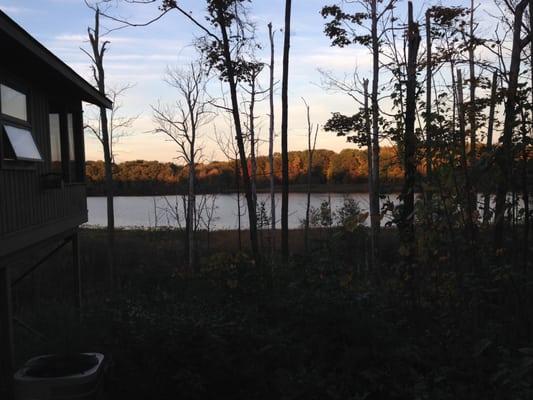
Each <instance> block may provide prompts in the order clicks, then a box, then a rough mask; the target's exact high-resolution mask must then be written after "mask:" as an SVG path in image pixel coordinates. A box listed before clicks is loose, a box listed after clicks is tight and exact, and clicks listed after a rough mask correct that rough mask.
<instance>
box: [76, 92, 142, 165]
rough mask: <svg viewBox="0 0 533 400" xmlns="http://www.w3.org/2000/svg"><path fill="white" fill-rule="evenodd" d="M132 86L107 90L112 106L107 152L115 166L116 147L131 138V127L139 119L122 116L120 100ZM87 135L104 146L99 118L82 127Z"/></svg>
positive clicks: (136, 116) (90, 119)
mask: <svg viewBox="0 0 533 400" xmlns="http://www.w3.org/2000/svg"><path fill="white" fill-rule="evenodd" d="M132 87H133V85H130V84H126V85H122V86H118V87H111V88H109V89H108V95H107V97H108V98H109V99H110V100H111V101H112V102H113V106H112V108H111V110H110V111H109V118H108V122H109V127H108V135H109V151H110V153H111V162H112V164H115V160H116V156H117V154H118V152H117V151H116V148H117V145H118V144H119V143H120V141H121V140H122V139H124V138H125V137H128V136H131V135H132V134H133V132H132V127H133V124H134V123H135V121H137V119H138V118H139V115H135V116H133V117H129V116H125V115H123V104H122V99H123V98H124V97H125V96H126V93H127V92H128V90H130V89H131V88H132ZM84 128H85V129H86V130H87V131H88V132H89V133H91V134H92V135H94V137H96V138H97V139H98V141H99V142H100V144H102V147H103V145H104V137H103V133H102V124H101V120H100V117H97V118H90V117H89V119H88V122H87V123H86V125H85V127H84Z"/></svg>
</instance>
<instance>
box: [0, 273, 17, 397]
mask: <svg viewBox="0 0 533 400" xmlns="http://www.w3.org/2000/svg"><path fill="white" fill-rule="evenodd" d="M13 360H14V344H13V310H12V305H11V279H10V276H9V268H0V382H1V386H0V394H1V393H2V390H4V391H5V392H6V397H5V398H6V400H12V399H13V395H14V394H13V372H14V366H13ZM2 398H4V397H2Z"/></svg>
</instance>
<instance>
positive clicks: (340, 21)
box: [321, 0, 397, 267]
mask: <svg viewBox="0 0 533 400" xmlns="http://www.w3.org/2000/svg"><path fill="white" fill-rule="evenodd" d="M396 3H397V0H389V1H385V2H384V1H382V0H362V1H357V2H353V1H349V0H343V1H340V2H339V3H338V4H334V5H331V6H325V7H323V8H322V11H321V14H322V16H323V17H324V18H326V19H329V21H328V22H327V23H326V25H325V29H324V32H325V34H326V36H328V37H329V38H330V39H331V43H332V45H333V46H338V47H345V46H348V45H350V44H360V45H363V46H366V47H368V48H369V50H370V52H371V54H372V91H371V94H370V103H371V117H372V124H371V127H372V147H371V150H372V167H371V168H369V169H370V170H371V171H372V176H371V182H372V185H371V186H372V187H371V188H370V190H369V192H370V193H371V198H370V202H369V203H370V225H371V235H372V237H373V240H372V243H374V246H373V248H372V249H371V251H372V257H371V260H372V264H373V266H374V267H376V264H379V261H378V260H377V258H378V252H377V249H378V245H379V232H380V225H381V214H380V202H379V199H380V188H379V186H380V179H379V170H380V167H379V166H380V161H379V159H380V132H379V129H380V115H381V112H380V107H379V91H380V81H379V78H380V70H381V68H382V60H381V58H380V55H381V51H382V46H381V43H382V39H383V35H384V33H385V29H380V27H381V26H382V25H385V24H384V22H385V20H386V19H388V18H392V17H391V12H392V10H393V9H394V7H395V5H396ZM353 4H358V5H359V6H360V7H361V9H360V10H356V11H355V12H351V13H350V12H346V11H345V10H344V6H350V5H353ZM367 22H368V23H369V24H370V26H369V27H368V26H365V23H367ZM369 33H370V34H369Z"/></svg>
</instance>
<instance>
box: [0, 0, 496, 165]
mask: <svg viewBox="0 0 533 400" xmlns="http://www.w3.org/2000/svg"><path fill="white" fill-rule="evenodd" d="M332 2H334V1H333V0H332V1H327V0H295V1H293V20H292V34H291V55H290V60H291V64H290V75H289V76H290V84H289V110H290V111H289V133H288V134H289V150H304V149H306V148H307V125H306V124H307V122H306V118H305V106H304V104H303V101H302V98H305V100H306V101H307V103H308V104H309V105H310V107H311V119H312V120H313V122H314V123H318V124H321V125H323V124H324V123H325V122H326V121H327V119H328V118H329V116H330V115H331V113H332V112H344V113H353V112H354V110H356V109H357V107H358V106H357V105H356V104H355V103H354V102H353V100H350V99H349V98H348V97H346V96H343V95H339V94H334V93H328V92H327V91H325V90H324V89H323V88H322V87H321V85H320V82H321V75H320V72H319V69H322V70H327V71H329V72H331V73H333V74H335V75H337V76H342V75H343V74H349V73H351V72H352V71H353V70H354V68H357V69H358V70H359V71H360V72H361V74H362V75H363V76H364V75H366V74H368V73H369V70H370V67H371V65H372V64H371V63H372V60H371V57H370V54H369V53H368V51H367V50H366V49H364V48H362V47H356V46H352V47H348V48H343V49H339V48H332V47H331V46H330V45H329V41H328V39H327V38H326V37H325V35H324V34H323V26H324V20H323V19H322V17H321V16H320V14H319V11H320V9H321V7H322V6H324V5H326V4H330V3H332ZM466 2H468V3H469V1H467V0H447V1H446V5H461V4H462V5H464V4H465V3H466ZM477 2H478V3H480V9H481V11H480V12H481V13H483V14H486V13H487V12H488V11H489V8H490V7H491V6H492V0H478V1H477ZM159 3H160V2H159V1H157V2H156V3H154V4H151V5H138V4H136V5H129V6H126V7H124V6H120V7H119V8H112V9H111V10H109V12H110V13H112V14H114V15H117V16H121V17H124V18H127V19H128V20H129V21H132V22H145V21H147V20H149V19H151V18H152V17H154V16H156V15H157V14H158V10H157V6H158V5H159ZM181 3H182V4H183V7H184V8H186V9H187V10H190V11H191V12H192V13H193V15H195V16H198V17H199V18H200V19H202V18H203V15H204V14H205V13H204V11H203V5H204V4H205V2H204V1H199V0H183V1H182V2H181ZM413 3H414V9H415V16H418V17H419V18H420V20H422V17H423V13H424V10H425V8H426V7H427V4H428V0H415V1H414V2H413ZM431 3H432V4H435V3H436V2H435V1H432V2H431ZM406 7H407V2H406V1H400V4H399V10H402V9H406ZM0 9H1V10H2V11H4V12H5V13H6V14H8V15H9V16H10V17H11V18H13V19H14V20H15V21H16V22H18V23H19V24H20V25H21V26H22V27H23V28H24V29H25V30H27V31H28V32H29V33H30V34H31V35H32V36H34V37H35V38H36V39H37V40H39V41H40V42H41V43H42V44H44V45H45V46H46V47H48V48H49V49H50V50H51V51H52V52H53V53H54V54H56V55H57V56H58V57H59V58H61V59H62V60H63V61H64V62H66V63H67V64H68V65H70V66H71V67H72V68H73V69H74V70H75V71H76V72H78V73H79V74H80V75H81V76H83V77H84V78H86V79H87V80H89V81H90V82H92V80H91V71H90V61H89V59H88V57H87V55H86V54H84V53H83V52H82V51H81V49H80V48H86V49H88V42H87V27H88V26H91V25H92V24H93V23H94V15H93V13H92V11H91V10H90V9H89V8H87V7H86V5H85V4H84V1H83V0H0ZM399 12H400V13H401V11H399ZM250 18H251V19H252V21H253V22H254V23H255V25H256V27H257V32H258V33H257V35H258V40H259V42H260V43H262V44H263V46H264V48H265V49H264V50H260V51H259V54H258V58H259V59H261V60H263V61H265V62H268V61H269V58H268V57H269V56H268V54H267V47H268V36H267V32H268V31H267V24H268V22H272V24H273V26H274V30H276V34H275V46H276V81H281V61H282V45H283V33H282V32H281V30H282V28H283V19H284V0H254V1H253V2H252V6H251V9H250ZM102 23H103V25H104V26H105V27H113V26H114V25H113V23H112V22H111V21H105V20H104V21H102ZM200 35H201V32H200V31H198V30H197V29H195V28H194V27H193V26H192V25H191V23H190V22H189V21H188V20H186V19H185V18H184V17H183V16H181V15H179V14H178V13H177V12H170V13H168V14H167V15H166V16H165V17H164V18H163V19H161V20H160V21H158V22H157V23H155V24H152V25H151V26H148V27H128V28H126V29H121V30H117V31H114V32H111V33H110V34H109V35H108V36H107V40H109V41H110V42H111V44H110V46H109V50H108V53H107V54H106V57H105V67H106V71H107V72H106V73H107V84H108V86H110V87H120V86H122V85H125V84H129V85H133V87H132V88H131V89H130V90H129V91H128V92H127V93H126V95H125V96H124V98H123V99H122V100H121V103H122V104H123V108H122V110H121V111H122V115H124V116H126V117H128V116H138V118H137V120H136V121H135V123H134V125H133V126H132V127H131V129H129V135H128V136H127V137H124V138H122V139H121V141H120V143H119V144H118V145H117V146H116V149H115V150H116V153H117V154H116V160H117V161H119V162H120V161H127V160H138V159H144V160H158V161H161V162H167V161H176V157H177V153H176V151H177V149H176V146H175V145H173V144H172V143H171V142H169V141H167V140H166V139H165V137H164V136H163V135H162V134H156V133H153V130H154V127H155V125H154V122H153V118H152V112H151V105H156V104H158V103H159V102H160V103H162V104H169V103H172V102H174V101H175V100H176V97H177V95H176V93H175V90H173V89H172V88H171V87H169V86H168V84H166V83H165V82H164V79H163V78H164V76H165V71H166V70H167V68H169V67H175V66H176V67H179V66H183V65H184V64H186V63H188V62H190V61H191V60H192V59H194V57H196V56H195V52H194V49H193V47H192V45H191V43H192V42H193V40H194V38H195V37H198V36H200ZM267 77H268V71H265V73H264V82H266V79H267ZM386 79H387V78H386ZM278 86H280V85H278ZM214 95H217V93H215V94H214ZM258 113H259V114H260V116H261V118H260V121H258V124H259V130H260V131H259V134H260V137H261V138H262V139H265V140H266V139H267V136H268V115H267V114H268V101H265V102H263V103H261V104H260V105H259V106H258ZM86 115H88V116H90V115H92V111H91V110H90V109H88V110H87V111H86ZM280 116H281V112H280V87H278V88H277V93H276V133H277V134H278V133H279V130H280V126H281V122H280ZM214 124H216V125H217V130H218V131H219V132H220V131H224V130H225V129H227V127H226V126H227V124H226V123H225V122H224V119H223V118H219V119H217V120H215V121H214ZM212 132H213V128H212V127H211V126H210V127H206V128H204V131H203V132H202V134H201V143H202V145H203V156H204V160H206V161H207V160H213V159H218V160H220V159H224V158H225V157H224V156H223V154H222V152H221V151H220V149H219V148H218V145H217V144H216V142H215V140H214V135H213V133H212ZM351 146H353V145H351V144H348V143H346V140H345V138H342V137H336V136H335V135H334V134H332V133H328V132H323V131H322V130H321V129H320V131H319V135H318V140H317V148H326V149H331V150H335V151H339V150H341V149H343V148H349V147H351ZM279 148H280V140H279V138H278V140H277V141H276V150H277V151H279ZM267 151H268V145H267V144H266V143H265V144H264V145H261V147H260V153H262V154H265V153H266V152H267ZM86 153H87V154H86V158H87V159H88V160H96V159H102V151H101V145H100V144H99V142H98V141H97V140H96V139H95V138H93V137H91V136H89V135H88V136H87V137H86Z"/></svg>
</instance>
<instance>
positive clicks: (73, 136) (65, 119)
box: [49, 103, 85, 183]
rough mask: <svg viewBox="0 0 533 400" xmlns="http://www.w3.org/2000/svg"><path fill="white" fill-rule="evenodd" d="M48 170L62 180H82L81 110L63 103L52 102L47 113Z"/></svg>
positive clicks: (75, 181) (74, 181) (70, 181)
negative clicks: (48, 129)
mask: <svg viewBox="0 0 533 400" xmlns="http://www.w3.org/2000/svg"><path fill="white" fill-rule="evenodd" d="M49 128H50V131H49V132H50V170H51V172H52V173H54V174H58V175H59V174H60V175H61V176H62V179H63V180H64V182H67V183H77V182H83V181H84V173H85V171H84V166H83V164H82V163H83V153H80V151H83V147H81V146H83V144H80V140H82V137H81V135H79V133H80V132H81V111H72V109H70V108H69V107H67V106H65V105H63V104H56V103H53V104H51V106H50V114H49Z"/></svg>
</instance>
